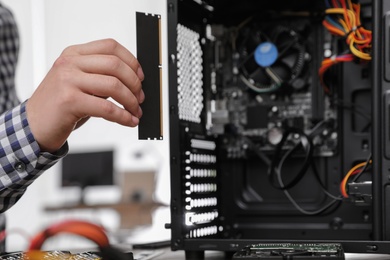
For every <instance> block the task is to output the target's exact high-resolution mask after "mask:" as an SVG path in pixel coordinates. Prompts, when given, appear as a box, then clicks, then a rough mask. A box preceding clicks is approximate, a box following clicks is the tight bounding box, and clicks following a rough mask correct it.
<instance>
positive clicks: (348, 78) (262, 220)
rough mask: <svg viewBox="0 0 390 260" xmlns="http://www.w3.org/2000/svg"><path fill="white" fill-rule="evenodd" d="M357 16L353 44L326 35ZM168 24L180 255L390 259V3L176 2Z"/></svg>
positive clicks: (171, 2) (174, 230)
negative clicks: (290, 246)
mask: <svg viewBox="0 0 390 260" xmlns="http://www.w3.org/2000/svg"><path fill="white" fill-rule="evenodd" d="M352 5H353V6H355V7H356V6H358V5H359V8H360V9H359V11H357V9H355V11H357V12H359V14H360V15H359V19H360V23H359V24H358V26H355V27H354V28H352V29H351V31H350V32H345V35H344V36H343V35H341V36H340V35H337V32H338V31H337V30H336V31H330V30H329V27H326V26H325V25H324V24H325V23H324V21H327V22H328V24H331V25H333V27H334V28H336V29H337V28H338V29H340V24H339V23H338V22H339V20H342V19H344V18H345V19H346V20H347V21H349V22H351V19H352V18H351V17H349V16H348V15H347V17H345V16H344V15H343V13H340V14H339V16H337V15H336V16H333V17H330V18H328V20H327V15H333V13H327V11H326V10H327V9H330V8H331V7H333V8H336V7H338V8H339V9H340V10H343V11H345V12H346V9H347V8H349V7H350V8H352ZM167 16H168V57H169V110H170V111H169V112H170V116H169V117H170V118H169V121H170V122H169V124H170V164H171V205H170V207H171V223H169V225H168V226H169V228H170V229H171V234H172V241H171V247H172V249H173V250H185V251H186V255H187V258H188V259H190V258H195V259H200V258H201V257H202V256H203V253H204V251H206V250H218V251H225V252H227V253H234V252H236V251H237V250H239V249H241V248H243V247H244V246H247V245H248V244H253V243H263V242H275V243H276V242H277V243H282V242H292V241H294V242H302V243H313V242H336V243H341V245H342V246H343V248H344V251H345V252H356V253H367V252H369V253H385V254H387V253H389V254H390V242H389V241H390V203H389V201H390V200H389V198H390V189H389V187H390V186H389V183H390V129H389V124H390V107H389V104H390V76H389V75H390V72H389V71H390V51H389V44H390V39H389V34H390V30H389V28H390V1H387V0H375V1H374V0H372V1H371V0H359V1H348V0H346V1H342V0H335V1H332V0H329V1H328V0H301V1H288V0H274V1H262V0H240V1H237V0H168V1H167ZM337 19H339V20H337ZM336 23H337V25H336ZM341 25H343V24H342V23H341ZM333 27H332V28H333ZM362 28H364V31H363V33H367V35H370V34H369V33H368V31H369V32H370V33H371V32H372V40H371V41H370V42H369V43H365V44H363V45H364V46H363V47H361V48H359V49H358V50H359V51H361V52H365V53H364V55H363V54H362V53H360V52H359V53H357V54H356V52H351V50H353V51H355V50H356V49H357V48H354V46H350V41H349V40H348V37H349V35H350V34H352V33H355V31H356V30H360V29H362ZM341 29H342V26H341ZM367 35H366V37H364V36H363V38H368V36H367ZM262 43H267V44H268V45H267V44H264V45H261V44H262ZM269 43H271V44H269ZM260 45H261V46H260ZM261 48H263V49H261ZM262 51H263V52H262ZM339 58H340V59H339ZM326 59H327V60H328V62H331V63H332V64H331V66H329V67H327V68H326V69H325V72H324V71H323V69H324V64H325V63H326V62H324V61H325V60H326ZM347 175H348V176H347ZM346 176H347V177H346ZM343 192H344V193H343Z"/></svg>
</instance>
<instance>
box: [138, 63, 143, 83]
mask: <svg viewBox="0 0 390 260" xmlns="http://www.w3.org/2000/svg"><path fill="white" fill-rule="evenodd" d="M137 76H138V78H139V79H140V80H141V81H143V80H144V78H145V75H144V71H143V70H142V68H141V66H139V67H138V69H137Z"/></svg>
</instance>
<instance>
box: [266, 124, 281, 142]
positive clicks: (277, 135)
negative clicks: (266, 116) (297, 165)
mask: <svg viewBox="0 0 390 260" xmlns="http://www.w3.org/2000/svg"><path fill="white" fill-rule="evenodd" d="M267 138H268V142H269V143H270V144H272V145H277V144H278V143H280V141H282V138H283V131H282V129H281V128H279V127H272V128H271V129H269V130H268V134H267Z"/></svg>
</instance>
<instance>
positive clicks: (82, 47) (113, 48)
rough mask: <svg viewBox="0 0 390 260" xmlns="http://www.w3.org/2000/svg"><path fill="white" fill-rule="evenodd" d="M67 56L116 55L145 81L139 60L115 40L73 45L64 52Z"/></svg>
mask: <svg viewBox="0 0 390 260" xmlns="http://www.w3.org/2000/svg"><path fill="white" fill-rule="evenodd" d="M63 54H65V55H75V54H79V55H92V54H103V55H104V54H105V55H115V56H117V57H119V58H120V59H121V60H123V62H125V63H126V64H127V65H128V66H129V67H130V68H131V69H132V70H133V71H134V72H135V73H136V74H137V76H138V78H139V79H140V81H143V80H144V77H145V76H144V73H143V71H142V67H141V64H139V62H138V60H137V58H136V57H135V56H134V55H133V54H132V53H131V52H130V51H129V50H128V49H126V48H125V47H124V46H123V45H121V44H120V43H119V42H117V41H115V40H113V39H103V40H97V41H92V42H88V43H84V44H78V45H73V46H70V47H68V48H66V49H65V50H64V51H63Z"/></svg>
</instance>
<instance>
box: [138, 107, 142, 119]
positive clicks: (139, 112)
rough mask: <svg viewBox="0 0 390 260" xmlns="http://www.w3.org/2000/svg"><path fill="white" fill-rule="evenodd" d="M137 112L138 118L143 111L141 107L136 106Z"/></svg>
mask: <svg viewBox="0 0 390 260" xmlns="http://www.w3.org/2000/svg"><path fill="white" fill-rule="evenodd" d="M137 114H138V118H141V117H142V115H143V112H142V108H141V107H138V112H137Z"/></svg>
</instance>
